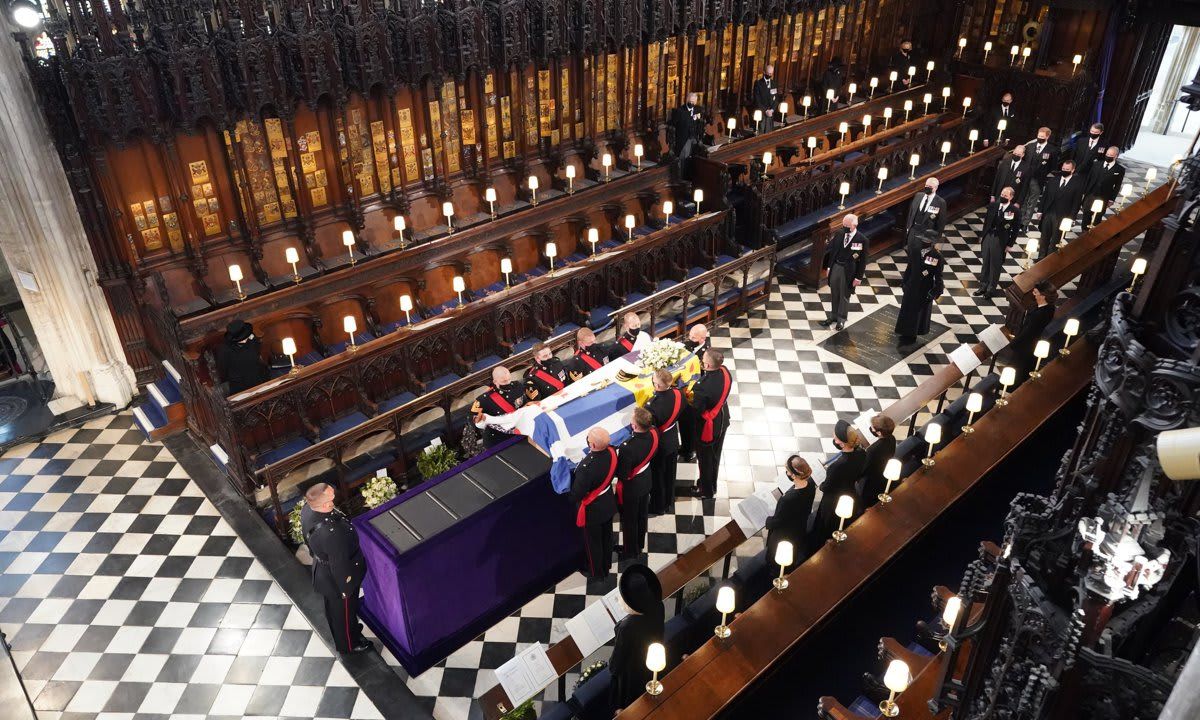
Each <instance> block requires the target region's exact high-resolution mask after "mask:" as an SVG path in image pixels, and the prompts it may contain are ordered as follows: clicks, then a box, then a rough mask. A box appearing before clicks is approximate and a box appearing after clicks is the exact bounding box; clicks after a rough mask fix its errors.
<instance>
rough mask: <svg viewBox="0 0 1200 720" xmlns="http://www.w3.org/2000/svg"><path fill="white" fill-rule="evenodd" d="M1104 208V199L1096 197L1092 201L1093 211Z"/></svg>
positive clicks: (1096, 211)
mask: <svg viewBox="0 0 1200 720" xmlns="http://www.w3.org/2000/svg"><path fill="white" fill-rule="evenodd" d="M1103 209H1104V201H1103V200H1101V199H1100V198H1096V199H1095V200H1093V201H1092V212H1094V213H1098V212H1100V211H1101V210H1103Z"/></svg>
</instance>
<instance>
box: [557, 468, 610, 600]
mask: <svg viewBox="0 0 1200 720" xmlns="http://www.w3.org/2000/svg"><path fill="white" fill-rule="evenodd" d="M616 479H617V451H616V450H614V449H613V448H612V447H611V446H610V447H606V448H604V449H603V450H599V451H595V452H590V453H588V454H587V456H586V457H584V458H583V460H580V461H579V465H577V466H576V467H575V474H574V477H572V478H571V491H570V494H569V495H568V496H567V497H568V498H569V499H570V500H571V502H572V504H574V505H575V525H576V526H578V527H579V529H580V530H581V531H582V532H583V545H584V562H585V566H584V567H585V570H586V572H587V575H588V576H589V577H592V578H604V577H608V571H609V568H610V567H611V566H612V553H613V530H612V519H613V516H614V515H616V514H617V497H616V492H615V489H614V488H613V483H614V482H615V481H616Z"/></svg>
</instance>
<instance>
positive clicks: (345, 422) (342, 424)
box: [319, 410, 367, 440]
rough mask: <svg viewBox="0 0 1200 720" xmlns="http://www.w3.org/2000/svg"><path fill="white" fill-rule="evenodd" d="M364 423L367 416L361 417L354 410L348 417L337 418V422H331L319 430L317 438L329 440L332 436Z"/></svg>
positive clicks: (359, 413)
mask: <svg viewBox="0 0 1200 720" xmlns="http://www.w3.org/2000/svg"><path fill="white" fill-rule="evenodd" d="M366 421H367V416H366V415H363V414H362V413H361V412H359V411H358V410H355V411H354V412H352V413H350V414H349V415H343V416H342V417H340V418H338V419H337V420H334V421H333V422H331V423H329V424H328V425H326V426H325V427H323V428H321V432H320V434H319V437H320V438H321V439H322V440H328V439H329V438H331V437H333V436H334V435H337V434H339V433H344V432H346V431H347V430H349V429H350V428H352V427H355V426H356V425H360V424H362V423H365V422H366Z"/></svg>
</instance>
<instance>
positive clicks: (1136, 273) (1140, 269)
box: [1129, 258, 1146, 292]
mask: <svg viewBox="0 0 1200 720" xmlns="http://www.w3.org/2000/svg"><path fill="white" fill-rule="evenodd" d="M1129 271H1130V272H1132V273H1133V280H1131V281H1130V283H1129V292H1133V287H1134V286H1135V285H1137V281H1138V278H1140V277H1141V276H1142V274H1143V273H1145V272H1146V258H1134V260H1133V265H1132V266H1130V268H1129Z"/></svg>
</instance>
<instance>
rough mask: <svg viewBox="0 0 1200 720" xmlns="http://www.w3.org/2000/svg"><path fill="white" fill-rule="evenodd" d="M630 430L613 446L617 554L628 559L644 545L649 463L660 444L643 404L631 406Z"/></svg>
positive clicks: (648, 412)
mask: <svg viewBox="0 0 1200 720" xmlns="http://www.w3.org/2000/svg"><path fill="white" fill-rule="evenodd" d="M631 428H632V430H633V433H632V434H630V436H629V438H628V439H626V440H625V442H623V443H621V447H619V448H617V506H618V507H620V508H621V553H620V555H619V558H620V559H622V560H628V559H630V558H634V557H637V556H638V555H641V554H642V551H643V550H644V549H645V547H646V525H647V523H648V522H649V520H648V518H649V515H650V491H651V490H652V489H653V487H654V483H653V481H652V479H651V475H650V464H651V463H652V462H653V461H654V456H655V455H657V454H658V451H659V448H660V447H662V443H661V442H660V441H659V438H658V428H656V427H654V418H653V417H651V415H650V411H649V410H647V409H646V408H644V407H640V406H639V407H634V408H633V422H632V423H631Z"/></svg>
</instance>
